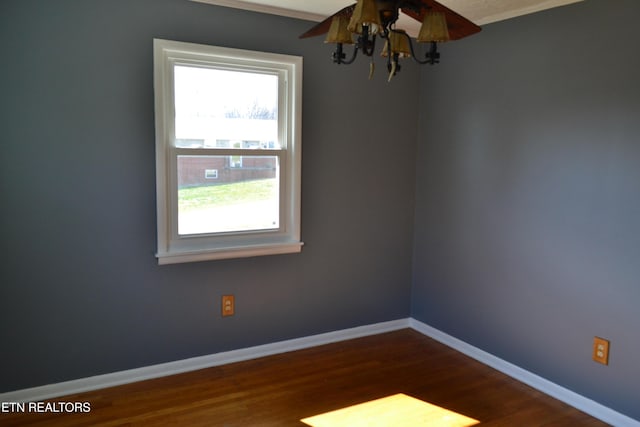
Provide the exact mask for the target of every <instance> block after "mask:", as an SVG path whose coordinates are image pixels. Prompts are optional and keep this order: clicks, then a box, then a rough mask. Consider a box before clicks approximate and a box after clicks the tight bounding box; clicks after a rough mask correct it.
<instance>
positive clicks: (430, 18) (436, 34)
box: [416, 10, 450, 43]
mask: <svg viewBox="0 0 640 427" xmlns="http://www.w3.org/2000/svg"><path fill="white" fill-rule="evenodd" d="M449 39H450V37H449V28H448V27H447V18H446V16H445V14H444V12H438V11H432V10H429V11H427V12H426V13H425V15H424V20H423V21H422V27H420V33H418V38H417V39H416V40H417V41H418V42H420V43H425V42H446V41H449Z"/></svg>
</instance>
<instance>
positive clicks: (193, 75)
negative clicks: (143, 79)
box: [154, 40, 302, 263]
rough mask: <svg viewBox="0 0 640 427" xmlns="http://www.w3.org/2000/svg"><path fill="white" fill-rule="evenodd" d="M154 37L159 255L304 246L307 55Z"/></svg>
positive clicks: (184, 257) (193, 256)
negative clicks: (302, 142)
mask: <svg viewBox="0 0 640 427" xmlns="http://www.w3.org/2000/svg"><path fill="white" fill-rule="evenodd" d="M154 43H155V44H154V46H155V53H154V58H155V73H156V76H155V84H156V87H155V90H156V133H157V141H156V160H157V169H158V174H157V176H158V180H157V181H158V182H157V194H158V254H157V256H158V258H159V262H160V263H172V262H187V261H198V260H204V259H218V258H229V257H242V256H254V255H267V254H275V253H290V252H299V251H300V249H301V245H302V243H301V242H300V240H299V233H300V218H299V213H300V194H299V193H300V147H299V145H300V141H299V138H300V127H299V121H300V111H299V109H300V90H301V65H302V64H301V58H298V57H291V56H286V55H274V54H265V53H260V52H251V51H240V50H235V49H226V48H215V47H211V46H201V45H193V44H186V43H178V42H169V41H165V40H155V41H154ZM213 170H215V171H216V172H215V174H214V173H213V172H212V171H213ZM207 171H209V172H207ZM212 176H215V179H212Z"/></svg>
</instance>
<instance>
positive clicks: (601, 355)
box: [593, 337, 609, 365]
mask: <svg viewBox="0 0 640 427" xmlns="http://www.w3.org/2000/svg"><path fill="white" fill-rule="evenodd" d="M593 360H594V361H596V362H598V363H602V364H603V365H608V364H609V341H607V340H605V339H604V338H600V337H594V338H593Z"/></svg>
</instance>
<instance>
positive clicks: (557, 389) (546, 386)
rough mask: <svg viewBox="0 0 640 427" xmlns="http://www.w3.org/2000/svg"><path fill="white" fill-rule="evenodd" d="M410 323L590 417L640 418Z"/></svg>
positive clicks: (623, 423)
mask: <svg viewBox="0 0 640 427" xmlns="http://www.w3.org/2000/svg"><path fill="white" fill-rule="evenodd" d="M409 326H410V327H411V328H413V329H415V330H416V331H418V332H420V333H421V334H423V335H426V336H428V337H430V338H433V339H434V340H436V341H438V342H440V343H442V344H444V345H446V346H448V347H451V348H452V349H454V350H457V351H459V352H460V353H462V354H465V355H467V356H469V357H471V358H473V359H475V360H477V361H479V362H482V363H484V364H485V365H488V366H490V367H492V368H493V369H496V370H498V371H500V372H502V373H503V374H506V375H509V376H510V377H512V378H515V379H516V380H518V381H520V382H523V383H525V384H527V385H529V386H531V387H533V388H535V389H536V390H538V391H541V392H543V393H545V394H547V395H549V396H551V397H553V398H555V399H558V400H560V401H561V402H564V403H566V404H568V405H571V406H573V407H574V408H576V409H579V410H581V411H582V412H585V413H587V414H589V415H591V416H592V417H595V418H598V419H599V420H601V421H604V422H605V423H608V424H611V425H613V426H616V427H640V421H637V420H634V419H633V418H630V417H628V416H626V415H624V414H621V413H619V412H616V411H614V410H613V409H610V408H608V407H606V406H604V405H601V404H599V403H598V402H595V401H593V400H591V399H588V398H586V397H584V396H582V395H579V394H578V393H575V392H573V391H571V390H568V389H566V388H564V387H561V386H559V385H557V384H555V383H552V382H551V381H548V380H546V379H544V378H542V377H540V376H538V375H536V374H534V373H532V372H529V371H527V370H525V369H522V368H520V367H518V366H516V365H513V364H511V363H509V362H507V361H505V360H502V359H500V358H499V357H496V356H494V355H492V354H490V353H487V352H486V351H483V350H480V349H479V348H477V347H474V346H472V345H470V344H467V343H466V342H464V341H461V340H459V339H457V338H455V337H452V336H451V335H448V334H446V333H444V332H442V331H440V330H438V329H435V328H433V327H431V326H429V325H427V324H425V323H422V322H420V321H418V320H415V319H413V318H411V319H409Z"/></svg>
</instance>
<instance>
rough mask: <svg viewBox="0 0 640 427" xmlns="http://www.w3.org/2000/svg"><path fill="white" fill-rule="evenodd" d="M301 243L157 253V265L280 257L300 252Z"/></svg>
mask: <svg viewBox="0 0 640 427" xmlns="http://www.w3.org/2000/svg"><path fill="white" fill-rule="evenodd" d="M302 245H304V243H303V242H290V243H269V244H261V245H245V246H239V247H227V248H220V249H207V250H199V251H189V252H186V251H185V252H176V253H158V254H156V257H157V258H158V264H159V265H165V264H179V263H183V262H198V261H213V260H219V259H231V258H249V257H255V256H264V255H282V254H293V253H299V252H302Z"/></svg>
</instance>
